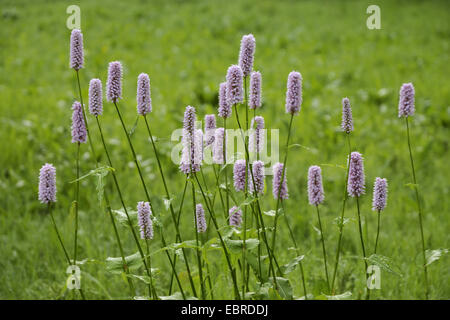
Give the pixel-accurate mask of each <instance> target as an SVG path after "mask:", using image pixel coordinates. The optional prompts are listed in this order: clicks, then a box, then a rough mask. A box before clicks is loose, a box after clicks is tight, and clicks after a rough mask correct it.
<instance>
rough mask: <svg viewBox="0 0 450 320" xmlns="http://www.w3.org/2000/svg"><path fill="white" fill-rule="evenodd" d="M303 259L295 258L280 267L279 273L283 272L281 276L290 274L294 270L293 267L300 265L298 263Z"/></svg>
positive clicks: (302, 257)
mask: <svg viewBox="0 0 450 320" xmlns="http://www.w3.org/2000/svg"><path fill="white" fill-rule="evenodd" d="M304 258H305V256H304V255H302V256H298V257H295V258H294V259H292V260H291V261H290V262H289V263H287V264H285V265H283V266H281V267H280V269H281V271H282V272H283V274H289V273H291V272H292V271H293V270H294V269H295V267H296V266H297V265H298V264H299V263H300V261H302V260H303V259H304Z"/></svg>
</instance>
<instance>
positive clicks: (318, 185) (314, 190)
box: [308, 166, 325, 206]
mask: <svg viewBox="0 0 450 320" xmlns="http://www.w3.org/2000/svg"><path fill="white" fill-rule="evenodd" d="M308 198H309V204H311V205H315V206H318V205H319V204H321V203H322V202H323V199H324V198H325V197H324V194H323V185H322V170H321V169H320V167H319V166H311V167H309V170H308Z"/></svg>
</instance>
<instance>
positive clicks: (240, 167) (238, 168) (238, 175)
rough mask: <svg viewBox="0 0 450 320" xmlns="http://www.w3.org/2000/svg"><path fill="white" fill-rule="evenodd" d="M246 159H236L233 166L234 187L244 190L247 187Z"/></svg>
mask: <svg viewBox="0 0 450 320" xmlns="http://www.w3.org/2000/svg"><path fill="white" fill-rule="evenodd" d="M245 169H246V165H245V160H236V162H235V163H234V168H233V181H234V189H236V191H244V189H245Z"/></svg>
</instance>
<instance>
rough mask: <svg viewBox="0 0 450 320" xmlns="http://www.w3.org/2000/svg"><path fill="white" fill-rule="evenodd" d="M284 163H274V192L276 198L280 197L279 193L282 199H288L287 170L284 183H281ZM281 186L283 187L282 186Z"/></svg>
mask: <svg viewBox="0 0 450 320" xmlns="http://www.w3.org/2000/svg"><path fill="white" fill-rule="evenodd" d="M283 167H284V166H283V164H282V163H280V162H277V163H275V164H274V165H273V179H272V193H273V197H274V198H275V199H278V195H280V199H281V200H284V199H288V198H289V194H288V188H287V170H285V171H284V179H283V183H281V178H282V176H283ZM280 187H281V188H280Z"/></svg>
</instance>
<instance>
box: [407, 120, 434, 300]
mask: <svg viewBox="0 0 450 320" xmlns="http://www.w3.org/2000/svg"><path fill="white" fill-rule="evenodd" d="M405 122H406V134H407V136H408V150H409V158H410V160H411V169H412V176H413V182H414V190H415V193H416V202H417V209H418V211H419V226H420V237H421V240H422V257H423V272H424V278H425V298H426V299H427V300H428V297H429V291H428V270H427V258H426V254H425V237H424V233H423V223H422V206H421V204H420V197H419V187H418V185H417V180H416V170H415V169H414V159H413V155H412V150H411V138H410V135H409V123H408V117H405Z"/></svg>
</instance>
